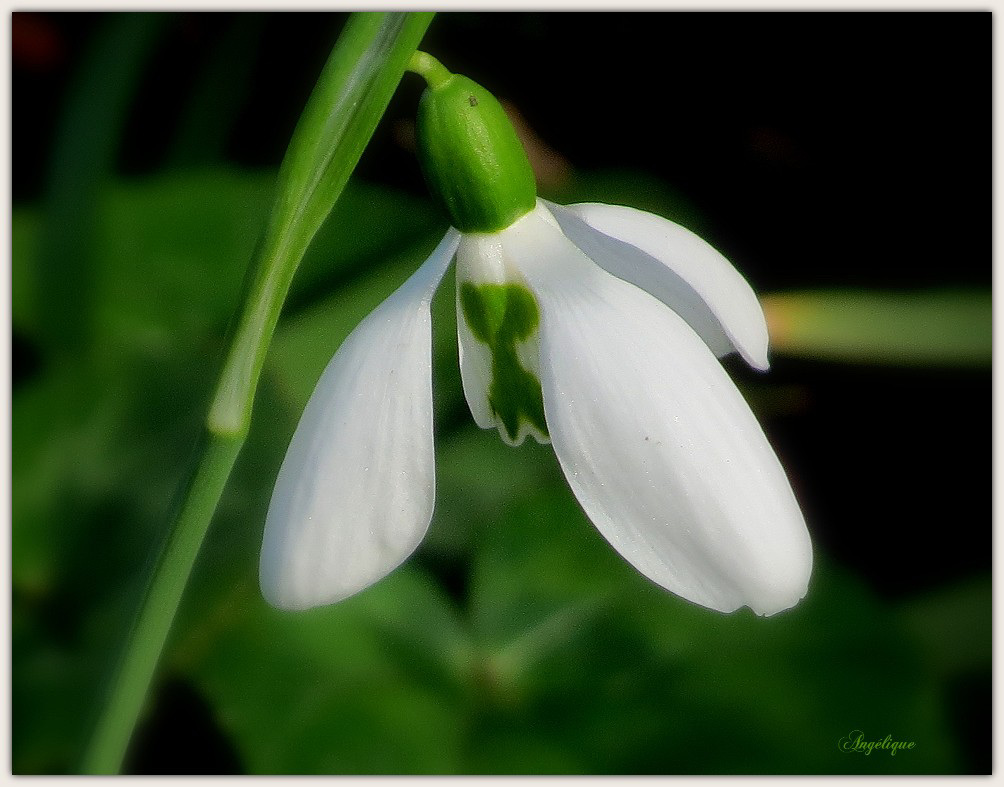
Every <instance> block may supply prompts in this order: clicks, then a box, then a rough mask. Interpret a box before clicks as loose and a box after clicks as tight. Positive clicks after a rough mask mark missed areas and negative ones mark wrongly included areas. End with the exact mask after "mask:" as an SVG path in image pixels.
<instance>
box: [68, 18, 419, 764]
mask: <svg viewBox="0 0 1004 787" xmlns="http://www.w3.org/2000/svg"><path fill="white" fill-rule="evenodd" d="M432 17H433V14H431V13H356V14H352V15H351V16H350V18H349V21H348V23H347V24H346V26H345V29H344V31H343V32H342V34H341V36H340V37H339V39H338V41H337V42H336V44H335V47H334V49H333V50H332V53H331V56H330V57H329V59H328V62H327V63H326V64H325V67H324V70H323V71H322V74H321V77H320V79H319V80H318V83H317V86H316V87H315V89H314V92H313V93H312V94H311V97H310V99H309V101H308V102H307V106H306V107H305V108H304V111H303V114H302V115H301V117H300V121H299V123H298V124H297V127H296V130H295V131H294V133H293V137H292V139H291V141H290V145H289V148H288V150H287V152H286V156H285V158H284V160H283V163H282V167H281V169H280V173H279V182H278V187H277V194H276V200H275V203H274V205H273V209H272V215H271V219H270V222H269V225H268V227H267V229H266V231H265V235H264V238H263V240H262V242H261V243H260V244H259V247H258V249H259V251H258V255H257V259H256V261H255V264H254V266H253V268H252V270H253V274H252V275H251V276H250V277H249V279H248V283H247V284H246V286H245V296H244V302H243V305H242V307H241V309H240V313H239V316H238V319H237V321H236V323H235V328H234V330H233V333H232V336H231V339H230V342H229V349H228V351H227V355H226V360H225V363H224V366H223V369H222V372H221V375H220V378H219V383H218V385H217V387H216V392H215V395H214V398H213V402H212V405H211V407H210V409H209V413H208V416H207V419H206V425H205V431H204V433H203V435H202V438H201V441H200V445H199V449H198V451H197V454H196V459H195V462H194V464H193V467H194V469H193V471H192V473H191V474H190V476H189V480H188V482H187V484H186V486H185V488H184V490H183V492H182V494H181V503H180V505H179V507H178V509H177V512H176V515H175V517H174V519H173V521H172V522H171V525H170V527H169V530H168V535H167V537H166V540H165V541H164V543H163V545H162V547H161V551H160V553H159V557H158V560H157V562H156V564H155V566H154V569H153V572H152V575H151V578H150V582H149V584H148V586H147V590H146V593H145V595H144V598H143V600H142V602H141V605H140V607H139V610H138V612H137V616H136V619H135V622H134V624H133V627H132V629H131V631H130V633H129V635H128V638H127V641H126V643H125V647H124V651H123V654H122V657H121V661H120V663H119V666H118V669H117V671H116V673H115V675H114V677H113V679H112V684H111V688H110V693H109V695H108V701H107V704H106V705H105V707H104V709H103V711H102V713H101V715H100V717H99V719H98V722H97V726H96V729H95V732H94V734H93V737H92V739H91V741H90V744H89V747H88V749H87V751H86V752H85V756H84V760H83V765H82V770H83V772H84V773H89V774H109V773H117V772H118V771H119V770H120V769H121V765H122V761H123V758H124V756H125V753H126V749H127V747H128V744H129V740H130V738H131V736H132V732H133V729H134V727H135V725H136V722H137V720H138V718H139V716H140V713H141V711H142V708H143V703H144V701H145V699H146V695H147V692H148V689H149V686H150V682H151V680H152V678H153V674H154V670H155V668H156V666H157V662H158V660H159V658H160V654H161V651H162V650H163V647H164V643H165V642H166V640H167V636H168V633H169V631H170V628H171V623H172V622H173V620H174V616H175V612H176V611H177V608H178V604H179V603H180V601H181V597H182V594H183V592H184V589H185V585H186V584H187V582H188V577H189V575H190V573H191V570H192V567H193V565H194V564H195V559H196V557H197V555H198V552H199V548H200V547H201V545H202V541H203V539H204V537H205V534H206V532H207V530H208V528H209V524H210V522H211V520H212V517H213V514H214V512H215V511H216V507H217V504H218V503H219V500H220V497H221V496H222V494H223V490H224V488H225V486H226V483H227V479H228V478H229V476H230V471H231V469H232V468H233V465H234V462H235V461H236V459H237V456H238V454H239V453H240V450H241V447H242V446H243V444H244V439H245V437H246V435H247V433H248V429H249V426H250V422H251V409H252V405H253V402H254V395H255V391H256V389H257V386H258V380H259V377H260V376H261V371H262V367H263V365H264V361H265V354H266V352H267V350H268V345H269V343H270V341H271V338H272V334H273V332H274V330H275V326H276V323H277V322H278V319H279V314H280V312H281V310H282V305H283V302H284V301H285V298H286V294H287V292H288V290H289V286H290V284H291V283H292V280H293V275H294V273H295V272H296V269H297V267H298V266H299V264H300V261H301V260H302V259H303V256H304V254H305V253H306V251H307V248H308V246H309V245H310V243H311V241H312V240H313V237H314V235H315V234H316V232H317V230H318V229H320V227H321V225H322V223H323V222H324V220H325V218H326V217H327V215H328V213H329V212H330V211H331V208H332V207H333V206H334V204H335V201H336V200H337V199H338V197H339V196H340V195H341V192H342V190H343V189H344V187H345V184H346V182H347V181H348V179H349V176H350V175H351V173H352V171H353V170H354V169H355V166H356V164H357V163H358V161H359V158H360V156H361V155H362V152H363V150H364V149H365V147H366V145H367V143H368V142H369V140H370V138H371V137H372V135H373V132H374V130H375V129H376V126H377V123H378V122H379V120H380V118H381V116H382V115H383V113H384V111H385V109H386V107H387V104H388V102H389V101H390V98H391V96H392V95H393V93H394V90H395V89H396V87H397V85H398V83H399V82H400V80H401V77H402V75H403V74H404V70H405V67H406V66H407V64H408V61H409V58H410V57H411V55H412V53H413V52H414V51H415V49H416V48H417V47H418V44H419V42H420V41H421V39H422V36H423V35H424V33H425V30H426V28H428V26H429V23H430V22H431V21H432Z"/></svg>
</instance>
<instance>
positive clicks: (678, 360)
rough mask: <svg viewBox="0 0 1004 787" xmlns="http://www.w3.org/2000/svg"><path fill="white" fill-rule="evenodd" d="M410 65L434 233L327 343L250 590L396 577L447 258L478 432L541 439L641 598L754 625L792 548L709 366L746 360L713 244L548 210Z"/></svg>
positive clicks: (474, 88) (447, 77)
mask: <svg viewBox="0 0 1004 787" xmlns="http://www.w3.org/2000/svg"><path fill="white" fill-rule="evenodd" d="M423 57H427V56H423V55H421V54H420V55H418V58H419V60H417V61H413V63H414V62H417V63H418V66H419V67H416V68H413V70H416V71H419V72H421V73H422V74H423V76H425V77H426V79H427V81H428V83H429V88H428V89H427V90H426V92H425V94H424V95H423V98H422V101H421V103H420V106H419V116H418V124H417V125H418V132H419V146H420V147H419V153H420V156H421V158H422V163H423V169H424V171H425V173H426V177H427V180H428V181H429V185H430V188H431V190H432V191H433V193H434V194H435V195H436V196H437V197H438V198H439V199H441V200H442V202H443V203H444V205H445V206H446V208H447V209H448V211H449V213H450V215H451V218H452V221H453V225H454V226H453V228H451V229H450V230H449V231H448V232H447V233H446V237H445V238H443V241H442V242H441V243H440V244H439V246H438V247H437V248H436V249H435V251H433V253H432V255H431V256H430V257H429V259H428V260H426V262H425V263H424V264H423V265H422V266H421V267H420V268H419V269H418V270H417V271H416V272H415V273H414V274H413V275H412V276H411V278H410V279H408V280H407V281H406V282H405V283H404V284H403V285H402V286H401V287H400V289H398V290H397V291H396V292H395V293H394V294H393V295H391V296H390V297H389V298H387V300H385V301H384V302H383V303H382V304H381V305H380V306H379V307H377V309H376V310H374V311H373V312H372V313H371V314H370V315H369V316H368V317H367V318H366V319H365V320H363V321H362V322H361V323H360V324H359V326H358V327H357V328H356V329H355V330H354V331H353V332H352V334H351V335H350V336H349V337H348V338H347V339H346V340H345V341H344V343H343V344H342V346H341V347H340V348H339V349H338V351H337V353H336V354H335V356H334V358H332V360H331V362H330V363H329V364H328V367H327V368H326V369H325V371H324V373H323V375H322V376H321V379H320V381H319V382H318V383H317V387H316V389H315V391H314V393H313V395H312V396H311V398H310V401H309V402H308V404H307V407H306V409H305V410H304V413H303V416H302V418H301V420H300V423H299V426H298V427H297V429H296V432H295V434H294V435H293V439H292V441H291V443H290V446H289V450H288V453H287V454H286V458H285V460H284V462H283V464H282V468H281V470H280V472H279V476H278V479H277V481H276V485H275V491H274V493H273V496H272V502H271V505H270V507H269V511H268V517H267V520H266V525H265V535H264V542H263V545H262V553H261V589H262V593H263V595H264V596H265V598H266V600H268V601H269V602H270V603H271V604H273V605H274V606H276V607H279V608H283V609H305V608H309V607H313V606H316V605H321V604H329V603H332V602H335V601H338V600H340V599H343V598H346V597H347V596H350V595H352V594H354V593H356V592H358V591H360V590H362V589H364V588H366V587H367V586H369V585H370V584H372V583H374V582H376V581H377V580H379V579H380V578H382V577H384V576H385V575H387V574H388V573H389V572H390V571H392V570H393V569H394V568H395V567H397V566H398V565H400V564H401V563H402V562H403V561H404V560H405V559H406V558H407V557H408V556H409V555H410V554H411V553H412V552H413V551H414V550H415V548H416V547H417V546H418V545H419V543H420V542H421V540H422V538H423V536H424V535H425V532H426V530H427V529H428V526H429V522H430V520H431V518H432V512H433V504H434V492H435V469H434V456H433V423H432V412H433V407H432V375H431V351H432V347H431V345H432V339H431V324H430V309H429V304H430V301H431V300H432V297H433V294H434V293H435V291H436V288H437V286H438V285H439V283H440V280H441V278H442V276H443V274H444V273H445V272H446V270H447V268H448V266H449V264H450V263H451V261H452V260H453V259H454V258H456V264H457V275H456V280H457V324H458V331H457V333H458V340H459V355H460V370H461V375H462V380H463V387H464V393H465V395H466V398H467V401H468V403H469V405H470V409H471V413H472V414H473V416H474V420H475V421H476V422H477V424H478V426H480V427H482V428H484V429H498V431H499V434H500V435H501V437H502V439H503V440H505V441H506V442H507V443H509V444H511V445H519V444H520V443H522V442H523V440H524V439H525V438H526V437H527V436H528V435H529V436H530V437H532V438H533V439H535V440H537V441H538V442H540V443H547V442H550V443H551V444H552V445H553V447H554V451H555V453H556V454H557V457H558V460H559V462H560V464H561V468H562V470H563V471H564V474H565V477H566V478H567V480H568V483H569V485H570V486H571V488H572V491H573V492H574V494H575V496H576V498H577V499H578V501H579V503H580V504H581V506H582V508H583V510H584V511H585V513H586V514H587V516H588V517H589V519H590V520H591V521H592V522H593V524H594V525H595V526H596V527H597V529H599V531H600V533H602V534H603V536H604V537H605V538H606V539H607V541H609V542H610V544H611V545H612V546H613V547H614V548H615V549H616V550H617V551H618V552H619V553H620V554H621V555H622V556H623V557H624V558H625V559H626V560H627V561H628V562H629V563H631V564H632V565H633V566H634V567H635V568H636V569H637V570H638V571H640V572H641V573H642V574H644V575H645V576H646V577H648V578H649V579H651V580H652V581H654V582H656V583H658V584H659V585H661V586H662V587H664V588H666V589H668V590H670V591H672V592H673V593H676V594H678V595H680V596H682V597H683V598H685V599H689V600H690V601H692V602H695V603H697V604H700V605H702V606H705V607H709V608H711V609H715V610H719V611H722V612H731V611H734V610H736V609H738V608H739V607H742V606H744V605H745V606H749V607H750V608H752V609H753V611H754V612H756V613H758V614H761V615H771V614H774V613H776V612H780V611H781V610H784V609H787V608H789V607H791V606H793V605H794V604H796V603H797V602H798V601H799V599H801V598H802V597H803V596H804V595H805V592H806V588H807V585H808V581H809V575H810V572H811V566H812V549H811V544H810V540H809V535H808V532H807V530H806V526H805V522H804V520H803V518H802V514H801V512H800V510H799V506H798V503H797V502H796V500H795V497H794V494H793V493H792V490H791V487H790V485H789V483H788V480H787V478H786V477H785V473H784V470H783V469H782V468H781V465H780V463H779V461H778V459H777V456H776V455H775V453H774V451H773V450H772V449H771V447H770V445H769V443H768V442H767V439H766V438H765V436H764V433H763V431H762V429H761V428H760V426H759V424H758V423H757V421H756V419H755V418H754V416H753V414H752V413H751V412H750V409H749V407H748V406H747V404H746V402H745V401H744V400H743V398H742V396H741V395H740V394H739V392H738V390H737V389H736V387H735V385H734V384H733V383H732V381H731V380H730V378H729V377H728V375H727V374H726V373H725V371H724V370H723V369H722V366H721V364H720V363H719V361H718V357H716V356H722V355H724V354H727V353H730V352H733V351H735V352H738V353H739V354H740V355H741V356H742V357H743V358H744V359H745V360H746V361H747V362H748V363H749V364H750V365H752V366H753V367H755V368H757V369H761V370H764V369H766V368H767V365H768V361H767V328H766V323H765V320H764V316H763V312H762V310H761V308H760V305H759V303H758V301H757V298H756V296H755V294H754V293H753V291H752V290H751V289H750V287H749V285H748V284H747V283H746V281H745V280H744V279H743V277H742V276H741V275H740V274H739V273H738V272H737V271H736V269H735V268H734V267H732V265H731V264H730V263H729V262H728V261H727V260H726V259H725V258H724V257H723V256H722V255H721V254H719V253H718V252H717V251H715V249H713V248H712V247H711V246H710V245H708V244H707V243H705V242H704V241H703V240H702V239H701V238H699V237H697V236H696V235H694V234H692V233H691V232H689V231H688V230H686V229H684V228H683V227H680V226H679V225H677V224H674V223H672V222H670V221H667V220H666V219H663V218H660V217H658V216H654V215H652V214H648V213H643V212H640V211H637V210H633V209H631V208H626V207H618V206H612V205H598V204H588V205H573V206H569V207H560V206H558V205H553V204H550V203H546V202H543V201H540V200H538V199H537V198H536V190H535V184H534V178H533V173H532V171H531V170H530V166H529V163H528V162H527V159H526V156H525V154H524V153H523V150H522V148H521V146H520V144H519V141H518V140H517V138H516V136H515V133H514V132H513V130H512V127H511V126H510V124H509V123H508V121H507V120H506V118H505V114H504V112H503V110H502V109H501V107H500V106H499V104H498V103H497V101H496V100H495V99H494V98H493V97H492V96H491V94H490V93H488V92H487V91H486V90H484V89H483V88H481V87H480V86H478V85H477V84H475V83H474V82H472V81H471V80H469V79H467V78H465V77H462V76H459V75H453V74H450V73H449V72H447V71H446V70H445V69H443V68H442V66H439V65H438V63H436V62H435V61H433V60H432V59H431V58H429V59H427V60H421V58H423Z"/></svg>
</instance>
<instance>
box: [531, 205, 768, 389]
mask: <svg viewBox="0 0 1004 787" xmlns="http://www.w3.org/2000/svg"><path fill="white" fill-rule="evenodd" d="M547 204H548V207H549V208H550V209H551V210H552V212H553V213H554V216H555V218H557V220H558V222H559V223H560V225H561V228H562V230H563V231H564V233H565V234H566V235H567V236H568V237H569V238H570V239H571V240H572V242H573V243H575V245H576V246H578V247H579V248H580V249H582V251H584V252H585V253H586V255H587V256H589V257H590V258H592V259H593V260H594V261H595V262H596V263H598V264H599V265H600V266H601V267H602V268H604V269H605V270H606V271H607V272H609V273H612V274H613V275H614V276H617V277H618V278H621V279H624V280H625V281H629V282H631V283H632V284H635V285H637V286H639V287H641V288H642V289H643V290H646V291H647V292H649V293H651V294H652V295H654V296H655V297H656V298H658V299H659V300H661V301H662V302H663V303H665V304H666V305H667V306H669V307H670V308H671V309H672V310H673V311H675V312H676V313H677V314H679V315H680V316H681V317H683V319H684V320H686V321H687V323H688V324H689V325H690V327H691V328H693V329H694V330H695V331H697V333H698V334H699V335H700V336H701V338H702V339H704V341H705V343H706V344H707V345H708V347H710V348H711V350H712V351H713V352H714V353H715V354H716V355H718V356H722V355H727V354H728V353H730V352H732V350H733V349H735V350H738V351H739V354H740V355H742V357H743V358H745V359H746V361H747V363H749V364H750V365H751V366H753V367H755V368H757V369H761V370H762V369H766V368H767V367H768V365H769V362H768V360H767V343H768V336H767V321H766V319H765V318H764V314H763V308H762V307H761V306H760V302H759V301H758V300H757V297H756V293H754V292H753V290H752V288H751V287H750V286H749V284H748V283H747V282H746V279H744V278H743V277H742V274H740V273H739V271H737V270H736V269H735V268H734V267H733V265H732V263H730V262H729V261H728V260H727V259H725V257H723V256H722V255H721V254H720V253H719V252H718V251H716V250H715V249H714V247H712V246H711V245H710V244H709V243H707V242H706V241H704V240H703V239H702V238H700V237H699V236H697V235H695V234H694V233H692V232H691V231H690V230H688V229H685V228H684V227H681V226H680V225H679V224H675V223H674V222H672V221H669V220H668V219H664V218H662V217H661V216H656V215H654V214H652V213H646V212H644V211H640V210H635V209H634V208H626V207H622V206H619V205H600V204H581V205H570V206H568V207H561V206H560V205H552V204H551V203H547Z"/></svg>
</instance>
